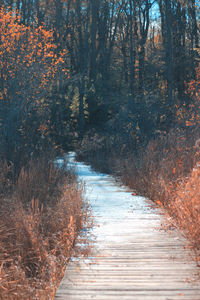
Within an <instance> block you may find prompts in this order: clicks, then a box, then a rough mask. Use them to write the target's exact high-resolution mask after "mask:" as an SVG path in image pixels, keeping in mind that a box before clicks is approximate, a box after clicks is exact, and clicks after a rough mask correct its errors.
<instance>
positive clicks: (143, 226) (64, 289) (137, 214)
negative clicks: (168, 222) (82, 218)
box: [55, 162, 200, 300]
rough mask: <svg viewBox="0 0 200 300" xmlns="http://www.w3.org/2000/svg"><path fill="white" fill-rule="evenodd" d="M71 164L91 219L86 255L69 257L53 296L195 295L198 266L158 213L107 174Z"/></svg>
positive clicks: (128, 299) (148, 298)
mask: <svg viewBox="0 0 200 300" xmlns="http://www.w3.org/2000/svg"><path fill="white" fill-rule="evenodd" d="M72 164H73V162H72ZM74 164H75V165H76V166H77V171H78V174H79V177H80V179H82V180H84V181H85V183H86V197H87V198H88V200H89V203H90V205H91V208H92V212H93V215H94V219H95V224H94V227H93V228H92V229H91V230H89V231H88V232H87V235H88V240H89V244H90V248H91V251H90V254H89V257H87V258H84V257H81V258H79V259H76V258H74V259H72V260H71V261H70V262H69V264H68V266H67V269H66V273H65V276H64V278H63V280H62V282H61V285H60V287H59V288H58V290H57V293H56V296H55V300H89V299H96V300H123V299H124V300H176V299H177V300H178V299H179V300H183V299H184V300H186V299H187V300H200V281H199V278H200V275H199V268H198V267H197V266H196V264H195V262H194V261H193V260H192V259H191V254H190V253H189V250H187V249H185V248H184V244H185V240H184V239H183V238H182V237H181V235H180V234H179V233H178V232H177V231H176V230H173V231H171V232H166V231H164V230H161V229H160V226H161V223H162V222H163V215H162V212H161V211H160V210H159V209H158V208H155V207H153V204H152V202H151V201H149V200H146V199H144V198H142V197H138V196H132V195H131V192H128V191H127V190H126V188H124V187H120V186H119V185H117V184H116V183H115V181H114V179H113V178H112V177H110V176H108V175H103V174H99V173H95V172H93V171H91V169H90V167H89V166H86V165H84V164H81V163H74Z"/></svg>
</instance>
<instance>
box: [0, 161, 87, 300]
mask: <svg viewBox="0 0 200 300" xmlns="http://www.w3.org/2000/svg"><path fill="white" fill-rule="evenodd" d="M2 166H3V167H2V168H1V175H0V180H1V181H0V187H1V191H3V192H4V193H3V194H2V195H1V201H0V206H1V207H0V282H1V285H0V299H12V300H13V299H20V300H21V299H53V296H54V293H55V289H56V287H57V286H58V283H59V281H60V280H61V278H62V275H63V273H64V268H65V265H66V262H67V260H68V259H69V257H70V253H71V250H72V246H73V244H74V241H75V238H76V236H77V233H78V231H79V230H80V229H81V227H82V209H81V206H82V198H81V189H80V188H78V186H77V182H76V177H75V176H74V175H72V174H71V173H69V172H68V171H66V169H65V168H64V167H63V168H59V169H58V168H57V167H56V166H55V165H54V164H53V163H50V162H48V161H47V160H45V158H44V157H41V158H40V159H37V160H35V161H31V162H30V163H29V164H28V165H27V166H26V167H24V168H23V169H22V170H21V172H20V174H19V178H18V180H17V182H15V183H13V184H11V183H10V185H11V186H12V188H11V186H10V189H9V193H8V192H7V193H5V190H4V186H5V183H6V182H8V181H9V182H11V181H12V176H11V174H12V166H10V167H9V166H8V165H7V164H6V163H3V164H2ZM9 172H10V179H9V176H8V174H9ZM11 191H12V192H11Z"/></svg>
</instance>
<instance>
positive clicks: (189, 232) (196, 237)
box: [168, 166, 200, 250]
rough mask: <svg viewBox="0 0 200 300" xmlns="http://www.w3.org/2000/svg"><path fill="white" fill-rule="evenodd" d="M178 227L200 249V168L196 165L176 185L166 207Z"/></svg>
mask: <svg viewBox="0 0 200 300" xmlns="http://www.w3.org/2000/svg"><path fill="white" fill-rule="evenodd" d="M168 209H169V211H170V213H171V215H172V216H173V217H174V219H175V220H176V222H177V223H178V225H179V227H180V228H181V229H182V230H183V232H184V233H185V234H186V236H187V238H188V239H189V240H190V241H191V243H192V244H193V246H194V248H196V249H198V250H200V168H199V166H196V167H195V168H193V170H192V171H191V173H190V175H189V176H188V177H187V178H185V179H184V180H182V182H181V183H180V184H178V185H177V188H176V190H175V191H174V195H173V197H172V199H171V201H170V203H169V207H168Z"/></svg>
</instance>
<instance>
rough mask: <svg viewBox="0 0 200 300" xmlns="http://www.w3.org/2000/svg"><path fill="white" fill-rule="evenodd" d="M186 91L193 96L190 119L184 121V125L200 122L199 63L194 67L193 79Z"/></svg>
mask: <svg viewBox="0 0 200 300" xmlns="http://www.w3.org/2000/svg"><path fill="white" fill-rule="evenodd" d="M188 92H189V94H190V95H191V96H192V98H193V101H194V102H193V103H192V104H190V119H189V120H187V121H186V126H193V125H198V124H200V116H199V109H200V64H199V66H198V68H197V69H196V77H195V80H192V81H191V82H190V83H189V84H188Z"/></svg>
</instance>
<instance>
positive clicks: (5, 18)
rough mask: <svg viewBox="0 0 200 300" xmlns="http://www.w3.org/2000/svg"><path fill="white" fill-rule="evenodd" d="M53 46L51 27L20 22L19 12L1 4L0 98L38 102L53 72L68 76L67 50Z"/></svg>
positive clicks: (8, 100)
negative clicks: (60, 50)
mask: <svg viewBox="0 0 200 300" xmlns="http://www.w3.org/2000/svg"><path fill="white" fill-rule="evenodd" d="M55 50H56V46H55V44H54V41H53V31H51V30H46V29H45V28H44V27H43V26H37V24H35V27H34V26H32V27H30V26H25V25H23V24H20V16H19V15H18V14H15V13H14V12H13V11H5V10H4V8H1V9H0V56H1V61H0V99H1V100H5V101H6V102H7V103H8V102H9V103H11V102H12V101H13V100H14V101H20V102H21V103H22V104H23V105H24V101H25V102H26V105H27V104H28V105H30V104H31V105H35V104H39V103H40V100H41V98H42V97H43V96H44V92H45V91H46V90H47V89H48V88H49V83H50V82H52V80H55V78H56V76H58V75H59V76H61V74H62V76H66V78H67V76H68V71H67V69H66V68H65V66H64V64H65V61H66V52H65V51H64V52H62V53H59V54H56V51H55ZM16 99H17V100H16ZM18 105H19V103H18Z"/></svg>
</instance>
